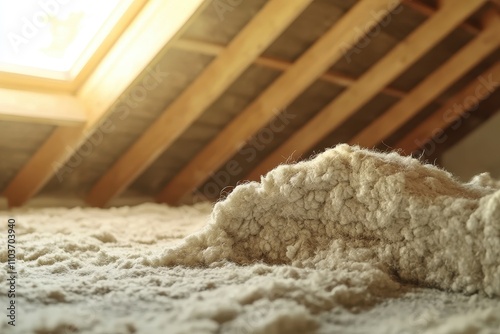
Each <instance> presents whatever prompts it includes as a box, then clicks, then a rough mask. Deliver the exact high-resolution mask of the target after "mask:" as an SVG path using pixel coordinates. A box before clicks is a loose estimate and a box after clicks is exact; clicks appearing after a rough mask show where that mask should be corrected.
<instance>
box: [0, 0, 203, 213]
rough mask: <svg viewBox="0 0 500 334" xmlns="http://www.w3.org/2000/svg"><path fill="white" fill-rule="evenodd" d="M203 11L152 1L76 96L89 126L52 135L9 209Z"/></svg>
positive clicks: (191, 1) (19, 178) (26, 170)
mask: <svg viewBox="0 0 500 334" xmlns="http://www.w3.org/2000/svg"><path fill="white" fill-rule="evenodd" d="M205 6H207V2H205V1H203V0H184V1H182V2H177V1H164V0H150V1H149V2H148V3H147V4H146V5H145V7H144V8H143V10H142V11H141V12H140V13H139V15H138V16H137V17H136V19H135V20H134V21H133V22H132V23H131V25H130V26H129V27H128V29H127V30H126V31H125V32H124V33H123V35H122V36H121V37H120V38H119V40H118V41H117V42H116V43H115V44H114V45H113V47H112V48H111V50H110V51H109V52H108V54H107V55H106V56H105V57H104V58H103V60H102V61H101V62H100V63H99V65H98V67H97V68H96V70H95V71H94V72H93V73H92V74H91V75H90V77H89V78H88V79H87V81H86V82H85V83H84V84H83V86H82V88H81V89H80V90H79V91H78V92H77V97H78V99H79V100H80V101H82V103H84V104H85V106H86V108H87V109H86V110H87V123H86V124H85V125H84V126H83V127H81V128H78V129H75V128H73V129H71V128H66V127H59V128H57V129H56V130H54V132H53V133H52V134H51V135H50V137H49V138H48V139H47V140H46V141H45V143H44V144H43V145H42V146H41V147H40V148H39V149H38V151H37V152H36V154H35V155H33V157H32V158H31V159H30V161H29V162H28V163H27V164H26V165H25V166H24V167H23V168H22V169H21V170H20V171H19V172H18V173H17V175H16V176H15V177H14V179H13V180H12V181H11V182H10V183H9V185H8V186H7V188H6V189H5V191H4V195H5V196H6V197H7V199H8V201H9V206H20V205H22V204H23V203H25V202H26V201H27V200H29V199H30V198H31V197H32V196H34V195H35V194H36V193H37V192H38V191H39V190H40V189H41V188H42V187H43V186H44V185H45V184H46V183H47V182H48V181H49V180H50V179H51V178H52V177H53V176H54V175H55V174H56V173H57V172H58V168H57V167H55V166H59V168H63V165H64V163H65V162H66V161H67V160H68V159H69V158H70V157H71V153H73V152H75V151H76V150H77V149H78V148H79V147H80V146H81V145H82V144H83V143H84V142H85V140H86V138H88V137H89V136H90V135H92V134H93V133H94V131H96V130H97V129H98V128H99V127H100V126H101V125H102V122H103V121H104V120H105V119H106V117H107V116H108V114H109V111H110V107H111V106H112V105H113V104H114V103H115V102H116V101H117V100H118V99H119V98H120V96H121V94H122V93H123V92H124V91H125V90H126V89H127V88H128V87H129V86H130V85H131V84H132V83H133V82H134V80H135V79H136V78H137V77H138V76H139V74H140V73H141V72H143V71H144V70H145V69H146V68H147V66H148V65H149V64H150V63H151V61H153V60H154V59H155V57H157V56H158V55H159V54H160V53H161V52H165V50H166V49H167V48H168V47H169V46H170V44H171V42H172V41H173V40H175V39H177V38H178V37H179V36H180V35H181V34H182V33H183V32H184V30H185V29H186V27H187V26H188V25H189V22H191V20H192V19H194V18H195V17H196V15H198V14H199V13H200V12H201V10H203V8H205ZM166 18H168V19H166ZM145 42H147V47H143V46H144V45H145ZM124 69H126V70H124ZM68 148H71V149H70V150H68Z"/></svg>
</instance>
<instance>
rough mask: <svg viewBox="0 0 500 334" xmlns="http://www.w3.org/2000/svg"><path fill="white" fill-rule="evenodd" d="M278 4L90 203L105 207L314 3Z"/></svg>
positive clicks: (187, 93)
mask: <svg viewBox="0 0 500 334" xmlns="http://www.w3.org/2000/svg"><path fill="white" fill-rule="evenodd" d="M311 1H312V0H296V1H293V2H290V1H289V0H273V1H270V2H268V3H267V4H266V5H265V6H264V8H263V9H262V10H261V11H260V12H259V13H258V14H257V15H256V16H255V17H254V18H253V19H252V20H251V21H250V23H248V24H247V25H246V26H245V28H243V30H242V31H241V32H240V33H239V34H238V35H237V36H236V37H235V38H234V39H233V41H232V42H231V43H230V44H229V45H228V47H227V48H226V49H225V50H224V52H223V53H221V54H220V55H219V56H218V57H217V58H216V59H215V60H214V61H213V62H212V63H210V65H208V67H207V68H206V69H205V70H204V71H203V72H202V74H201V75H199V76H198V77H197V78H196V80H195V81H194V82H193V83H192V84H191V85H190V86H189V87H188V88H187V89H186V90H184V91H183V92H182V93H181V95H180V96H179V97H178V98H177V99H176V100H175V101H174V102H173V103H172V104H171V105H170V106H169V107H168V108H167V109H166V110H165V111H164V112H163V114H162V115H161V116H160V117H159V118H158V119H157V120H156V122H155V123H154V124H153V125H152V126H151V127H150V128H149V129H148V130H147V131H146V132H145V133H144V134H143V135H142V136H141V137H140V138H139V139H138V140H137V141H136V142H135V143H134V144H133V145H132V147H131V148H130V149H129V150H128V151H127V152H125V154H124V155H122V156H121V157H120V159H119V160H118V161H117V162H116V163H115V164H114V165H113V166H112V167H111V169H109V170H108V172H107V173H106V174H105V175H104V176H103V177H102V178H101V179H100V180H99V181H98V182H97V183H96V184H95V185H94V187H93V188H92V189H91V191H90V193H89V194H88V196H87V202H88V203H89V204H91V205H94V206H104V205H105V204H106V203H107V202H108V201H109V200H111V199H112V198H113V197H114V196H116V195H118V194H119V193H120V192H122V191H123V190H124V189H126V187H128V185H129V184H130V183H132V182H133V181H134V180H135V179H136V178H137V177H138V176H139V175H140V174H141V173H142V171H144V170H145V169H146V168H147V167H148V166H149V165H150V164H151V163H152V162H153V161H154V160H155V159H156V158H157V157H158V156H159V155H160V154H161V153H162V152H163V151H164V150H165V149H166V148H167V147H168V146H169V145H171V144H172V143H173V142H174V141H175V140H176V139H177V138H178V137H179V136H180V135H181V134H182V133H183V132H184V131H185V130H186V129H187V128H188V127H189V126H190V125H191V124H192V123H193V122H194V121H195V120H196V119H197V118H198V117H199V116H200V115H201V113H202V112H203V111H204V110H206V108H207V107H209V106H210V105H211V104H212V103H213V102H214V101H215V100H216V99H217V98H218V97H220V96H221V95H222V94H223V93H224V92H225V91H226V89H227V88H228V87H229V86H230V85H231V84H232V83H233V82H234V81H235V80H236V79H237V78H238V77H239V75H240V74H241V73H243V71H245V70H246V69H247V68H248V67H249V66H250V65H251V64H252V63H253V61H254V60H255V58H256V57H258V56H259V55H260V54H261V53H262V52H263V51H264V50H265V49H266V48H267V47H268V46H269V45H270V44H271V43H272V42H273V41H274V40H275V39H276V38H277V37H278V36H279V35H280V34H281V33H282V32H283V31H284V30H285V29H286V28H287V27H288V26H289V25H290V23H291V22H292V21H293V20H294V19H295V18H296V17H297V16H298V15H300V13H301V12H302V11H303V10H304V9H305V8H306V7H307V6H308V5H309V4H310V3H311Z"/></svg>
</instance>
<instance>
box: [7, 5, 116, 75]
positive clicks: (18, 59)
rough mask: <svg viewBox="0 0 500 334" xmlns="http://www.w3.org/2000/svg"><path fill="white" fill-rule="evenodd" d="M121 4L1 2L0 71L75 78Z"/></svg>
mask: <svg viewBox="0 0 500 334" xmlns="http://www.w3.org/2000/svg"><path fill="white" fill-rule="evenodd" d="M119 2H120V0H22V1H18V0H0V71H4V72H15V73H21V74H28V75H35V76H46V77H52V78H58V79H66V80H70V79H72V78H71V73H73V72H74V71H73V70H74V66H75V65H76V64H77V63H78V62H79V61H81V60H80V57H81V56H82V55H83V54H88V52H86V51H88V50H86V49H88V48H89V46H90V45H91V44H92V41H93V39H94V38H95V36H96V35H97V34H98V32H99V30H100V29H101V28H102V27H103V25H104V24H105V22H106V20H107V19H108V18H109V17H110V16H111V14H112V13H113V11H114V10H115V9H116V8H117V6H118V4H119ZM93 51H95V50H93Z"/></svg>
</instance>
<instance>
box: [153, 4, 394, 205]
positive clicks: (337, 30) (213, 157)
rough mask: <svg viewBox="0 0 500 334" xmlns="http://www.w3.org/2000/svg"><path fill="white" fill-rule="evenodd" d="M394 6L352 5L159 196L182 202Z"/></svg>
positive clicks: (168, 200) (174, 201)
mask: <svg viewBox="0 0 500 334" xmlns="http://www.w3.org/2000/svg"><path fill="white" fill-rule="evenodd" d="M396 5H397V1H392V0H364V1H359V2H358V3H357V4H356V5H354V7H353V8H351V9H350V10H349V11H348V12H347V13H346V14H344V15H343V16H342V17H341V18H340V19H339V20H338V21H337V22H336V23H335V25H334V26H333V27H331V28H330V29H329V30H328V31H327V32H326V33H325V34H324V35H323V36H322V37H321V38H320V39H319V40H318V41H317V42H316V43H315V44H314V45H313V46H312V47H310V48H309V49H308V50H307V51H306V52H305V53H304V54H303V55H302V56H301V57H300V58H299V59H298V60H297V61H296V62H295V63H294V64H293V66H291V67H290V68H288V70H287V71H285V72H284V73H283V74H282V75H281V76H280V77H279V78H278V79H277V80H275V81H274V82H273V84H272V85H270V86H269V87H268V88H267V89H266V90H265V91H264V92H263V93H262V94H261V95H260V96H259V97H258V98H257V99H255V100H254V101H253V102H252V103H251V104H250V105H249V106H248V107H247V108H246V109H245V110H243V111H242V112H241V113H240V114H239V115H238V116H237V117H236V118H235V119H234V120H233V121H232V122H231V123H229V125H227V126H226V127H225V128H224V129H223V130H222V131H221V132H219V133H218V135H217V136H216V137H215V138H214V139H213V140H212V141H211V142H210V143H209V144H208V145H207V146H205V147H204V148H203V150H202V151H201V152H200V153H198V154H197V155H196V156H195V157H194V158H193V159H192V160H191V161H190V162H189V163H188V164H187V165H186V166H185V167H184V169H183V170H182V171H181V172H180V173H179V174H177V175H176V176H175V177H174V179H173V180H172V181H171V182H170V183H169V184H168V185H167V186H166V187H165V188H164V189H163V191H162V192H161V193H160V194H159V195H158V197H157V198H158V200H159V201H163V202H167V203H178V202H179V201H180V200H182V198H183V197H184V196H185V195H187V194H190V193H191V192H192V191H193V190H195V189H196V188H197V187H198V186H200V185H201V184H202V183H203V182H204V181H205V180H207V178H208V177H209V176H210V175H211V174H212V173H213V172H215V171H217V169H218V168H220V167H221V166H222V165H223V164H224V163H225V162H226V161H227V160H228V159H230V158H231V157H232V156H233V155H234V154H235V153H236V152H237V151H238V150H239V149H240V148H241V147H242V146H243V145H244V144H245V142H246V141H248V140H249V139H250V138H251V137H252V136H253V135H255V134H256V133H257V132H258V131H259V130H260V129H261V128H262V127H264V126H265V125H266V124H267V123H268V122H269V121H271V120H272V119H273V118H274V117H276V113H277V111H276V110H282V109H283V108H285V107H286V106H287V105H289V104H290V103H291V102H292V101H293V100H295V99H296V98H297V97H298V96H299V95H300V94H301V93H302V92H303V91H304V90H305V89H307V87H309V86H310V85H311V84H312V83H313V82H314V81H315V80H317V79H318V78H319V77H320V76H321V75H322V74H323V73H325V72H326V71H327V70H328V68H329V67H330V66H332V64H334V63H335V62H336V61H338V60H339V59H340V58H341V57H342V56H344V54H345V52H346V51H347V50H346V45H354V44H355V43H357V42H358V41H359V39H360V38H362V36H359V35H360V34H359V33H357V31H356V29H354V27H358V26H365V25H366V23H367V22H370V23H371V24H373V26H375V25H376V24H377V23H378V22H377V21H376V20H374V18H373V16H372V14H371V13H373V12H374V11H377V12H379V11H384V12H385V13H390V11H391V10H392V9H393V8H394V7H395V6H396ZM380 19H382V17H380Z"/></svg>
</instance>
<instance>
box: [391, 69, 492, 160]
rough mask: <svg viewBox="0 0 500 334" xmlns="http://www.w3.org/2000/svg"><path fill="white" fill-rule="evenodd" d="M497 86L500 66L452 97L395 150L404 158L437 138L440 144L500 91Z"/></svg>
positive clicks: (407, 135)
mask: <svg viewBox="0 0 500 334" xmlns="http://www.w3.org/2000/svg"><path fill="white" fill-rule="evenodd" d="M495 82H496V83H498V82H500V62H497V63H495V64H494V65H493V66H491V67H490V68H488V69H487V70H486V71H484V72H483V73H482V74H481V75H479V76H478V77H477V78H476V79H474V80H472V81H471V82H470V83H469V84H468V85H467V86H466V87H465V88H463V89H462V90H461V91H460V92H458V93H457V94H455V95H454V96H453V97H451V98H450V99H449V100H448V102H447V103H446V104H445V105H444V106H443V107H442V108H439V109H438V110H437V111H435V112H434V113H433V114H432V115H430V116H429V117H427V118H426V119H425V120H424V121H423V122H422V123H420V124H419V125H418V126H417V127H415V128H413V129H412V130H411V131H410V132H409V133H408V134H406V135H405V136H404V137H403V138H401V139H400V140H399V141H398V142H397V144H396V145H395V148H396V149H398V151H400V152H401V153H403V154H411V153H413V152H415V151H417V150H419V149H421V148H422V147H423V146H424V145H425V144H426V143H428V142H430V141H431V140H433V138H436V142H438V143H439V142H441V140H442V139H440V138H439V137H440V136H441V135H442V134H443V133H444V130H445V129H446V128H448V127H449V126H452V127H453V128H455V127H458V126H460V124H461V121H460V119H465V118H467V116H466V114H467V113H468V112H469V111H470V112H472V111H473V110H475V109H476V108H477V106H478V105H479V103H480V102H481V101H483V100H485V99H486V98H488V96H490V95H491V94H492V93H493V92H494V91H496V90H497V89H499V88H500V85H498V84H494V83H495ZM492 83H493V84H492Z"/></svg>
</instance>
